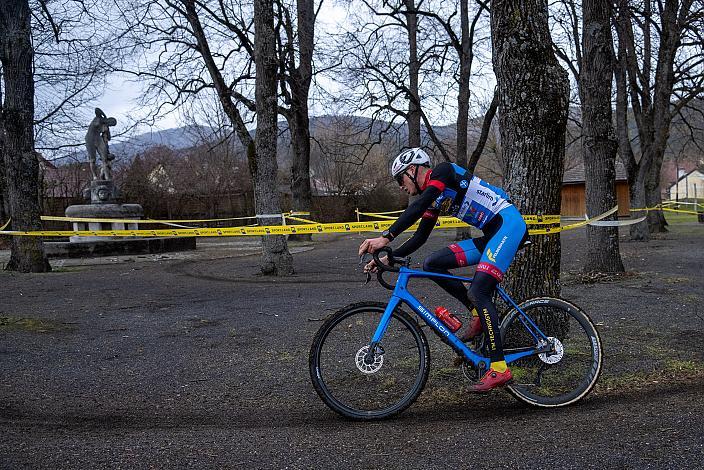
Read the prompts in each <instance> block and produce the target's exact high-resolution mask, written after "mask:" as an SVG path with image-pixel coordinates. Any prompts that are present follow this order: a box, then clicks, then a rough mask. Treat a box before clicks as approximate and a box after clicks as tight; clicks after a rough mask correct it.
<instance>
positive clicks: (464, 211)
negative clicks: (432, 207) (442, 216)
mask: <svg viewBox="0 0 704 470" xmlns="http://www.w3.org/2000/svg"><path fill="white" fill-rule="evenodd" d="M468 210H469V201H468V200H467V199H465V200H464V201H462V206H461V207H460V210H459V212H458V213H457V218H459V219H460V220H462V219H464V216H465V215H467V211H468Z"/></svg>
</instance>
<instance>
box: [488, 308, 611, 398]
mask: <svg viewBox="0 0 704 470" xmlns="http://www.w3.org/2000/svg"><path fill="white" fill-rule="evenodd" d="M519 307H520V309H521V310H522V311H523V312H524V313H525V315H526V317H528V318H529V319H530V320H531V321H532V322H533V323H534V324H535V325H536V326H537V327H538V328H539V329H540V331H542V332H543V334H544V335H545V336H547V340H544V339H543V340H541V339H540V338H539V337H536V335H535V334H532V333H531V331H530V330H532V329H533V328H532V327H531V325H530V322H528V321H527V319H526V318H524V317H523V316H522V315H521V314H520V313H519V312H518V311H517V310H515V309H514V310H512V311H511V312H509V314H508V315H507V316H506V317H505V318H504V320H503V321H502V323H501V337H502V339H503V345H504V354H506V355H508V354H511V353H512V352H518V351H525V350H527V349H538V348H542V349H541V350H544V351H546V352H544V353H540V354H538V353H537V352H536V353H535V354H533V355H530V356H526V357H523V358H521V359H518V360H517V361H514V362H512V363H510V364H509V367H510V368H511V373H512V374H513V383H512V384H511V385H509V387H508V389H509V391H510V392H511V394H513V396H515V397H516V398H518V399H519V400H521V401H524V402H526V403H528V404H530V405H533V406H539V407H558V406H565V405H569V404H571V403H575V402H576V401H578V400H580V399H582V398H584V397H585V396H586V395H587V394H588V393H589V392H590V391H591V390H592V388H593V387H594V385H595V384H596V381H597V379H598V378H599V373H600V372H601V366H602V360H603V351H602V347H601V340H600V339H599V334H598V332H597V331H596V327H595V326H594V324H593V323H592V321H591V319H590V318H589V317H588V316H587V314H586V313H584V312H583V311H582V310H580V309H579V307H577V306H575V305H573V304H571V303H569V302H567V301H566V300H563V299H557V298H553V297H540V298H535V299H530V300H528V301H526V302H523V303H522V304H521V305H520V306H519ZM541 341H542V342H541Z"/></svg>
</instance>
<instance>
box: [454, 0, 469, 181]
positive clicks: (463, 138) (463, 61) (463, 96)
mask: <svg viewBox="0 0 704 470" xmlns="http://www.w3.org/2000/svg"><path fill="white" fill-rule="evenodd" d="M468 3H469V1H468V0H460V29H461V31H462V51H461V53H460V76H459V79H458V81H459V87H458V91H457V164H458V165H459V166H461V167H464V168H466V167H467V127H468V123H469V75H470V73H471V68H472V62H471V60H470V59H471V54H472V44H471V42H470V37H469V5H468Z"/></svg>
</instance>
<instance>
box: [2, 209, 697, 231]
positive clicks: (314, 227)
mask: <svg viewBox="0 0 704 470" xmlns="http://www.w3.org/2000/svg"><path fill="white" fill-rule="evenodd" d="M617 210H618V206H615V207H613V208H612V209H610V210H608V211H606V212H604V213H603V214H600V215H598V216H596V217H593V218H591V219H589V218H585V220H582V221H580V222H577V223H574V224H570V225H565V226H559V222H560V216H555V215H545V216H538V215H530V216H524V219H525V220H526V223H527V224H530V225H543V227H540V228H535V229H529V231H528V233H529V234H530V235H552V234H557V233H560V232H563V231H566V230H574V229H576V228H579V227H583V226H585V225H588V224H590V223H593V222H597V221H599V220H601V219H604V218H606V217H608V216H610V215H612V214H613V213H615V212H616V211H617ZM638 210H643V209H638ZM648 210H650V209H648ZM653 210H654V209H653ZM658 210H668V211H672V212H685V213H690V214H697V212H694V211H682V210H677V209H668V208H662V207H660V208H659V209H658ZM358 213H359V214H361V215H373V216H380V215H383V214H382V213H378V214H372V213H362V212H358ZM287 214H291V213H287ZM287 214H284V215H286V218H289V219H291V220H296V221H299V222H303V224H296V225H268V226H257V225H250V226H244V227H222V228H188V227H185V228H182V229H163V230H144V229H141V230H41V231H32V232H26V231H5V232H2V233H0V235H13V236H39V237H69V236H81V237H233V236H265V235H291V234H297V233H298V234H308V233H359V232H378V231H381V230H385V229H387V228H389V227H390V226H391V224H393V222H394V220H395V219H393V218H391V217H389V219H393V220H375V221H370V222H342V223H324V224H323V223H318V222H315V221H312V220H308V219H303V218H299V217H295V216H291V215H287ZM298 214H300V213H296V215H298ZM246 218H252V217H246ZM42 219H43V220H64V219H68V220H71V221H84V220H85V221H92V222H98V221H100V222H103V221H104V222H116V221H121V219H76V218H67V217H61V218H60V217H55V218H50V217H42ZM237 219H245V217H241V218H237ZM124 220H125V221H126V222H127V223H167V224H170V223H173V222H175V221H173V220H169V221H166V220H153V219H124ZM203 220H206V219H202V220H201V221H203ZM207 220H211V221H213V220H218V221H219V220H235V218H231V219H207ZM189 222H195V221H194V220H189ZM9 223H10V222H9V221H8V222H7V223H6V224H5V225H3V227H2V228H0V230H4V229H5V228H6V227H7V226H8V225H9ZM628 223H634V222H633V221H628ZM595 225H598V224H595ZM624 225H625V224H624ZM435 226H436V227H437V228H440V229H448V228H457V227H468V226H469V225H468V224H466V223H465V222H462V221H461V220H459V219H456V218H454V217H440V218H439V219H438V220H437V222H436V224H435ZM417 228H418V224H415V225H413V226H412V227H410V228H409V231H413V230H416V229H417Z"/></svg>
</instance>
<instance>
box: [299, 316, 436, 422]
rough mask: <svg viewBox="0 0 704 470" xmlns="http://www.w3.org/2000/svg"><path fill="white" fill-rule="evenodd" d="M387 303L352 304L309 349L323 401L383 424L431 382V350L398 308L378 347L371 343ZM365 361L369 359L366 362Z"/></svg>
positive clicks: (313, 377) (323, 328) (330, 321)
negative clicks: (370, 344) (370, 346)
mask: <svg viewBox="0 0 704 470" xmlns="http://www.w3.org/2000/svg"><path fill="white" fill-rule="evenodd" d="M385 308H386V305H385V304H382V303H378V302H362V303H357V304H352V305H349V306H347V307H345V308H343V309H341V310H339V311H338V312H336V313H334V314H333V315H332V316H331V317H330V318H328V319H327V320H326V321H325V323H323V325H322V326H321V327H320V329H319V330H318V332H317V334H316V335H315V339H314V340H313V345H312V346H311V349H310V358H309V366H310V376H311V380H312V382H313V386H314V387H315V391H316V392H318V395H319V396H320V398H321V399H322V400H323V402H324V403H325V404H326V405H327V406H328V407H330V408H331V409H332V410H334V411H336V412H337V413H340V414H341V415H343V416H346V417H348V418H352V419H358V420H372V419H382V418H387V417H389V416H392V415H394V414H396V413H400V412H401V411H403V410H404V409H406V408H407V407H408V406H410V405H411V403H413V402H414V401H415V400H416V398H418V395H420V393H421V391H422V390H423V387H424V386H425V382H426V381H427V379H428V372H429V369H430V349H429V347H428V341H427V339H426V337H425V335H424V334H423V332H422V330H421V329H420V327H419V326H418V323H417V322H416V321H415V320H414V319H413V318H411V317H410V316H409V315H408V314H407V313H405V312H403V311H402V310H400V309H398V308H397V309H396V310H395V311H394V313H393V315H392V317H391V320H390V321H389V325H388V328H387V329H386V332H385V333H384V337H383V338H382V340H381V342H380V344H379V346H377V348H375V349H376V350H375V351H374V352H373V354H371V355H370V354H369V353H370V350H369V343H370V341H371V339H372V336H373V335H374V332H375V331H376V328H377V326H378V325H379V322H380V320H381V317H382V315H383V314H384V310H385ZM365 358H366V360H365Z"/></svg>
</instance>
